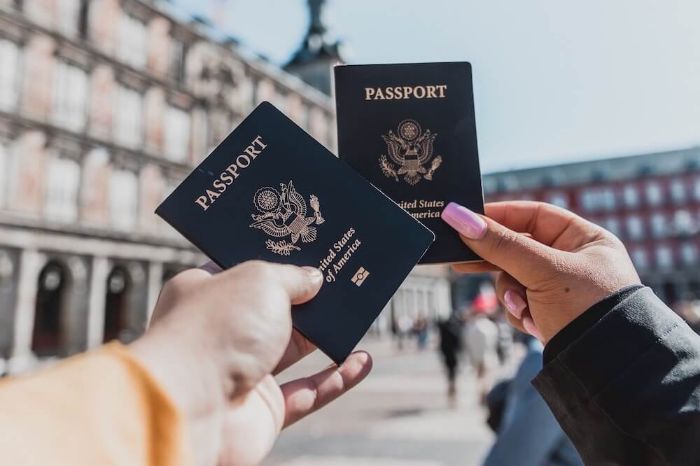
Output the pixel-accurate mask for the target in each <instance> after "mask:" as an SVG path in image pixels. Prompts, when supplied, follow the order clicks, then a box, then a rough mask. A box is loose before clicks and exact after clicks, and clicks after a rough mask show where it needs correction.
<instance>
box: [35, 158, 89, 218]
mask: <svg viewBox="0 0 700 466" xmlns="http://www.w3.org/2000/svg"><path fill="white" fill-rule="evenodd" d="M47 170H48V174H47V179H46V197H45V199H44V213H45V215H46V217H47V218H48V219H50V220H57V221H60V222H74V221H76V220H77V219H78V186H80V165H78V162H75V161H74V160H69V159H65V158H61V157H57V156H53V157H50V158H49V163H48V168H47Z"/></svg>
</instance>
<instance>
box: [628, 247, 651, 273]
mask: <svg viewBox="0 0 700 466" xmlns="http://www.w3.org/2000/svg"><path fill="white" fill-rule="evenodd" d="M631 255H632V262H634V265H635V267H637V268H638V269H646V268H647V267H649V258H648V257H647V252H646V251H645V250H644V249H633V250H632V254H631Z"/></svg>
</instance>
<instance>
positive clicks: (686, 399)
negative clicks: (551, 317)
mask: <svg viewBox="0 0 700 466" xmlns="http://www.w3.org/2000/svg"><path fill="white" fill-rule="evenodd" d="M610 306H611V308H610V309H609V310H608V312H604V313H602V314H603V315H602V317H601V318H600V319H599V320H597V321H596V322H594V323H592V324H591V326H590V328H588V329H585V331H584V332H583V333H582V334H580V335H576V336H575V337H574V338H573V339H572V341H570V342H568V345H566V346H565V347H564V348H561V349H560V350H559V351H558V352H557V354H556V355H554V356H552V355H551V353H550V356H551V357H550V358H549V360H548V362H547V364H546V365H545V367H544V369H543V370H542V372H541V373H540V374H539V375H538V376H537V378H536V379H535V380H534V384H535V386H536V388H537V389H538V390H539V391H540V393H541V394H542V396H543V397H544V398H545V400H546V401H547V403H548V404H549V406H550V408H551V409H552V411H553V412H554V414H555V416H556V417H557V419H558V420H559V422H560V424H561V425H562V427H563V428H564V430H565V431H566V432H567V434H568V435H569V437H570V438H571V440H572V441H573V443H574V444H575V445H576V447H577V449H578V450H579V452H580V453H581V456H582V458H583V459H584V461H585V462H586V463H587V464H608V463H610V464H635V465H646V464H674V465H680V464H697V463H698V462H699V461H700V443H698V442H697V439H698V438H700V337H698V336H697V335H696V334H695V333H694V332H693V331H692V330H691V329H690V328H689V327H688V326H687V325H686V324H685V323H684V322H683V321H682V320H681V319H680V318H679V317H678V316H677V315H676V314H675V313H673V312H672V311H671V310H670V309H668V307H666V306H665V305H664V304H663V303H662V302H661V301H660V300H659V299H658V298H656V296H654V295H653V293H652V292H651V290H649V289H648V288H643V289H638V290H633V291H632V292H631V293H628V295H627V296H626V297H624V299H622V300H614V299H613V300H611V301H610ZM594 307H595V306H594ZM574 323H575V322H574ZM565 330H566V329H564V331H565Z"/></svg>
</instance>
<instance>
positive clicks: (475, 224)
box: [441, 202, 486, 239]
mask: <svg viewBox="0 0 700 466" xmlns="http://www.w3.org/2000/svg"><path fill="white" fill-rule="evenodd" d="M441 217H442V219H443V220H444V221H445V222H447V224H448V225H449V226H451V227H452V228H454V229H455V230H457V232H458V233H460V234H461V235H463V236H466V237H467V238H469V239H481V238H483V236H484V234H486V222H485V221H484V219H483V218H481V216H479V215H477V214H476V213H474V212H472V211H471V210H469V209H467V208H466V207H464V206H461V205H459V204H457V203H455V202H450V203H449V204H447V207H445V210H443V211H442V215H441Z"/></svg>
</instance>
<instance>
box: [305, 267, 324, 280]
mask: <svg viewBox="0 0 700 466" xmlns="http://www.w3.org/2000/svg"><path fill="white" fill-rule="evenodd" d="M302 269H304V270H306V273H307V274H309V280H311V281H312V282H320V281H323V274H322V273H321V271H320V270H318V269H317V268H316V267H309V266H304V267H302Z"/></svg>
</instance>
